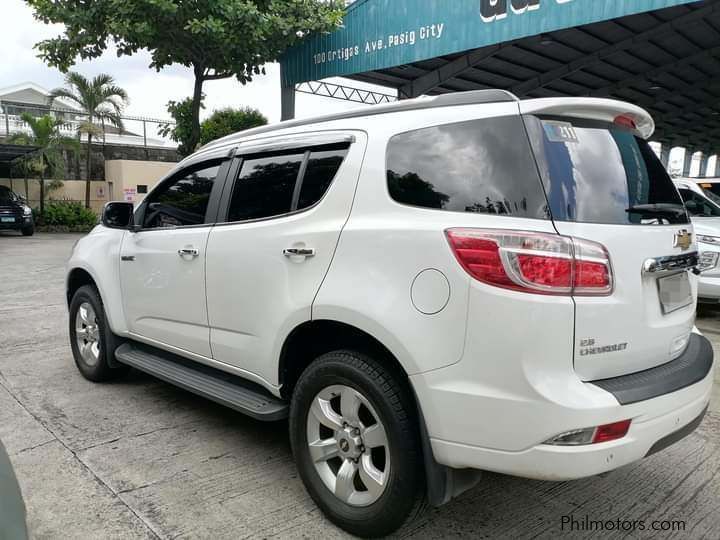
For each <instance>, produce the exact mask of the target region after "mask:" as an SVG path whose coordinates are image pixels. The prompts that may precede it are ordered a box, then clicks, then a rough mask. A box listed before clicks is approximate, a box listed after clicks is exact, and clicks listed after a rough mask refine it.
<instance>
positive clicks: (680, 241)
mask: <svg viewBox="0 0 720 540" xmlns="http://www.w3.org/2000/svg"><path fill="white" fill-rule="evenodd" d="M691 244H692V233H690V232H688V231H687V230H686V229H682V230H680V231H678V232H676V233H675V242H674V243H673V247H679V248H680V249H682V250H683V251H685V250H686V249H688V248H689V247H690V245H691Z"/></svg>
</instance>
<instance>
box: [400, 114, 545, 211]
mask: <svg viewBox="0 0 720 540" xmlns="http://www.w3.org/2000/svg"><path fill="white" fill-rule="evenodd" d="M387 182H388V190H389V192H390V196H391V197H392V198H393V199H394V200H395V201H397V202H399V203H402V204H407V205H411V206H419V207H423V208H434V209H438V210H450V211H454V212H472V213H481V214H496V215H512V216H517V217H529V218H540V219H549V218H550V215H549V208H548V205H547V200H546V198H545V194H544V191H543V188H542V184H541V181H540V177H539V175H538V172H537V166H536V164H535V160H534V158H533V154H532V151H531V149H530V144H529V142H528V138H527V135H526V133H525V129H524V127H523V124H522V120H521V118H520V117H517V116H511V117H500V118H488V119H483V120H473V121H469V122H460V123H455V124H446V125H442V126H436V127H430V128H424V129H419V130H416V131H410V132H407V133H402V134H400V135H396V136H394V137H393V138H392V139H390V142H389V143H388V149H387Z"/></svg>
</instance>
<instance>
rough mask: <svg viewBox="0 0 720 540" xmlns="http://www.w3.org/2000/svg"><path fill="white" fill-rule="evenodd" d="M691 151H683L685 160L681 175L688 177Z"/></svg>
mask: <svg viewBox="0 0 720 540" xmlns="http://www.w3.org/2000/svg"><path fill="white" fill-rule="evenodd" d="M692 158H693V151H692V150H690V149H689V148H686V149H685V159H684V160H683V168H682V175H683V176H684V177H688V176H690V167H691V166H692Z"/></svg>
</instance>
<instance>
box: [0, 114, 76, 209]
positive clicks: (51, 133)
mask: <svg viewBox="0 0 720 540" xmlns="http://www.w3.org/2000/svg"><path fill="white" fill-rule="evenodd" d="M20 118H22V119H23V121H24V122H25V123H26V124H28V125H29V126H30V130H31V131H32V135H30V134H26V133H16V134H15V135H13V136H12V137H10V139H9V142H11V143H13V144H27V145H32V146H36V147H37V150H35V151H34V152H32V154H30V157H29V161H28V162H26V163H25V169H26V172H27V171H28V170H32V171H33V172H37V173H38V174H39V175H40V214H43V212H44V211H45V177H46V173H50V174H53V173H54V172H55V171H57V170H59V169H61V168H62V167H63V166H64V163H63V152H62V151H63V150H64V149H66V148H75V149H77V148H78V143H77V141H76V140H75V139H73V138H72V137H64V136H63V135H60V126H62V125H63V124H64V122H63V121H62V120H58V119H57V118H53V117H52V116H50V115H45V116H41V117H39V118H36V117H34V116H32V115H31V114H30V113H27V112H24V113H22V114H21V115H20ZM26 191H27V188H26ZM26 195H27V193H26Z"/></svg>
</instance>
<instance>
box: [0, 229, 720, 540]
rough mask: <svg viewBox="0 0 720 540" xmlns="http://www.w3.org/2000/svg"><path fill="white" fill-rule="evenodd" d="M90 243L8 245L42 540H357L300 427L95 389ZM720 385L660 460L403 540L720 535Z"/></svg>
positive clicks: (12, 370)
mask: <svg viewBox="0 0 720 540" xmlns="http://www.w3.org/2000/svg"><path fill="white" fill-rule="evenodd" d="M77 238H78V237H77V236H75V235H45V234H37V235H35V236H34V237H32V238H24V237H21V236H16V235H14V234H10V233H0V440H2V441H3V443H4V444H5V446H6V447H7V449H8V452H9V453H10V458H11V460H12V461H13V463H14V465H15V467H16V470H17V474H18V477H19V481H20V484H21V487H22V489H23V492H24V495H25V499H26V503H27V505H28V511H29V524H30V527H31V530H32V531H33V533H34V536H35V537H37V538H60V537H62V538H100V537H102V538H106V537H113V538H157V537H159V538H175V537H181V538H210V537H212V538H248V537H252V538H268V537H283V538H300V537H304V538H321V537H322V538H335V537H344V536H346V535H344V533H342V532H341V531H339V530H338V529H336V528H335V527H334V526H333V525H331V524H330V523H329V522H328V521H327V520H325V519H324V518H323V516H322V514H321V513H320V511H319V510H318V509H317V508H316V507H315V506H314V504H313V503H312V501H311V500H310V498H309V497H308V496H307V495H306V494H305V491H304V489H303V487H302V483H301V482H300V479H299V478H298V476H297V474H296V472H295V467H294V465H293V462H292V458H291V455H290V448H289V443H288V439H287V434H286V432H287V424H286V423H284V422H280V423H276V424H263V423H260V422H256V421H253V420H251V419H248V418H246V417H244V416H242V415H240V414H237V413H234V412H232V411H230V410H227V409H225V408H223V407H220V406H217V405H215V404H213V403H211V402H208V401H206V400H203V399H201V398H198V397H195V396H193V395H192V394H189V393H187V392H184V391H182V390H178V389H175V388H173V387H172V386H170V385H168V384H165V383H162V382H160V381H157V380H154V379H152V378H151V377H149V376H145V375H143V374H140V373H133V374H132V375H131V376H130V377H128V378H127V379H125V380H123V381H121V382H117V383H112V384H93V383H90V382H88V381H85V380H84V379H82V378H81V376H80V375H79V373H78V372H77V370H76V369H75V366H74V364H73V361H72V357H71V353H70V347H69V345H68V340H67V328H66V327H67V314H66V307H65V304H64V299H63V279H64V264H65V260H66V259H67V257H68V255H69V252H70V249H71V247H72V245H73V243H74V241H75V240H76V239H77ZM698 326H699V327H701V328H702V329H703V330H704V331H705V332H706V334H707V335H708V337H710V339H712V340H713V342H714V344H715V347H716V355H717V354H718V352H720V309H703V310H701V315H700V318H699V319H698ZM719 387H720V379H716V392H715V395H714V398H713V403H712V405H711V410H710V413H709V414H708V416H707V417H706V419H705V421H704V422H703V424H702V425H701V426H700V428H699V429H698V430H697V431H696V432H695V433H694V434H692V435H691V436H690V437H688V438H686V439H684V440H683V441H682V442H680V443H678V444H676V445H675V446H673V447H671V448H669V449H668V450H666V451H664V452H661V453H660V454H657V455H655V456H653V457H650V458H648V459H646V460H644V461H642V462H640V463H636V464H633V465H630V466H628V467H625V468H623V469H621V470H619V471H615V472H613V473H609V474H606V475H603V476H601V477H595V478H590V479H587V480H582V481H576V482H562V483H550V482H537V481H530V480H522V479H517V478H512V477H507V476H502V475H496V474H486V475H485V476H484V480H483V481H482V483H481V484H480V485H479V486H478V487H476V488H475V489H474V490H472V491H470V492H468V493H466V494H465V495H463V496H462V497H460V498H459V499H457V500H455V501H453V502H452V503H450V504H449V505H447V506H445V507H443V508H441V509H436V510H432V511H429V512H428V513H427V515H426V516H425V517H424V518H423V519H422V520H421V521H419V522H417V523H415V524H414V525H413V526H412V527H411V528H406V529H404V530H401V531H400V532H399V535H400V536H416V537H423V538H439V537H452V536H464V535H468V536H473V537H476V538H479V537H509V538H512V537H537V536H540V537H547V538H552V537H556V536H558V535H559V534H561V532H562V531H561V519H562V516H569V515H572V516H573V517H574V518H575V519H580V520H582V519H585V516H588V518H589V519H591V520H613V521H615V520H617V519H621V520H628V521H632V520H645V523H647V527H648V528H649V527H650V524H651V522H652V521H654V520H663V519H666V520H682V521H685V522H686V529H685V532H684V533H680V536H681V537H686V538H712V539H716V538H720V497H719V496H718V494H720V466H719V465H720V440H719V438H718V435H719V434H720V392H719V391H718V388H719ZM575 535H577V533H575ZM584 535H585V536H587V535H589V534H584ZM595 535H596V536H601V535H602V536H610V537H623V536H625V535H627V533H624V532H616V533H610V534H608V533H595ZM632 536H633V537H650V536H653V537H658V536H660V537H665V536H667V537H670V536H677V533H670V532H666V533H658V532H650V531H647V532H644V533H640V532H635V533H633V534H632Z"/></svg>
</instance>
